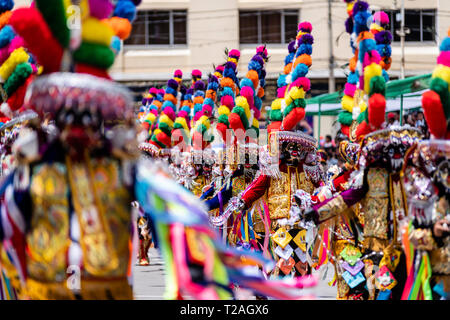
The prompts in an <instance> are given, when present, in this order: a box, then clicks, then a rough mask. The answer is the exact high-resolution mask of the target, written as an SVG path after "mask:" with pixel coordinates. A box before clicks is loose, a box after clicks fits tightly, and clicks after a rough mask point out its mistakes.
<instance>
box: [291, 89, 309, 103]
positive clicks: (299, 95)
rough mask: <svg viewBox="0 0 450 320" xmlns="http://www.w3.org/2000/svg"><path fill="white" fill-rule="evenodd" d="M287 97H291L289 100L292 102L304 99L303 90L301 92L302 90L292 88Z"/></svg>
mask: <svg viewBox="0 0 450 320" xmlns="http://www.w3.org/2000/svg"><path fill="white" fill-rule="evenodd" d="M289 95H290V96H291V98H292V99H293V100H297V99H304V98H305V90H303V88H299V87H293V88H291V90H290V91H289ZM287 105H288V104H287Z"/></svg>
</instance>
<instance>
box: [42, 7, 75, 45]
mask: <svg viewBox="0 0 450 320" xmlns="http://www.w3.org/2000/svg"><path fill="white" fill-rule="evenodd" d="M36 7H37V8H38V9H39V11H40V12H41V14H42V16H43V17H44V19H45V21H46V22H47V24H48V26H49V28H50V30H51V31H52V34H53V36H54V37H55V38H56V39H57V40H58V42H59V43H60V44H61V46H62V47H63V48H68V47H69V43H70V30H69V27H68V26H67V18H66V8H65V7H64V1H61V0H36Z"/></svg>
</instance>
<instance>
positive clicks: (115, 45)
mask: <svg viewBox="0 0 450 320" xmlns="http://www.w3.org/2000/svg"><path fill="white" fill-rule="evenodd" d="M111 49H112V51H114V54H115V55H118V54H119V52H120V49H122V42H121V41H120V38H119V37H117V36H114V37H112V39H111Z"/></svg>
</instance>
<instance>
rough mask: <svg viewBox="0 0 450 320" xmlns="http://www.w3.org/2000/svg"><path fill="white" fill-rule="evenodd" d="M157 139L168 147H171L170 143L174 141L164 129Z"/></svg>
mask: <svg viewBox="0 0 450 320" xmlns="http://www.w3.org/2000/svg"><path fill="white" fill-rule="evenodd" d="M156 140H158V141H159V142H160V143H162V144H163V145H165V146H166V147H170V145H171V143H172V141H171V139H170V137H169V136H168V135H167V134H165V133H164V132H162V131H161V132H160V133H158V134H157V135H156Z"/></svg>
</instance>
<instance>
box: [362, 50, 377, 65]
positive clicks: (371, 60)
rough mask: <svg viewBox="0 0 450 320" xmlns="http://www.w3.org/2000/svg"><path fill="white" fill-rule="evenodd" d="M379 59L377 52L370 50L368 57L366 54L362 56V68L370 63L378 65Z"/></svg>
mask: <svg viewBox="0 0 450 320" xmlns="http://www.w3.org/2000/svg"><path fill="white" fill-rule="evenodd" d="M380 61H381V57H380V54H379V53H378V51H377V50H372V51H371V52H370V55H369V53H368V52H366V54H365V55H364V61H363V68H365V67H367V66H368V65H370V64H372V63H376V64H380Z"/></svg>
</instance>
